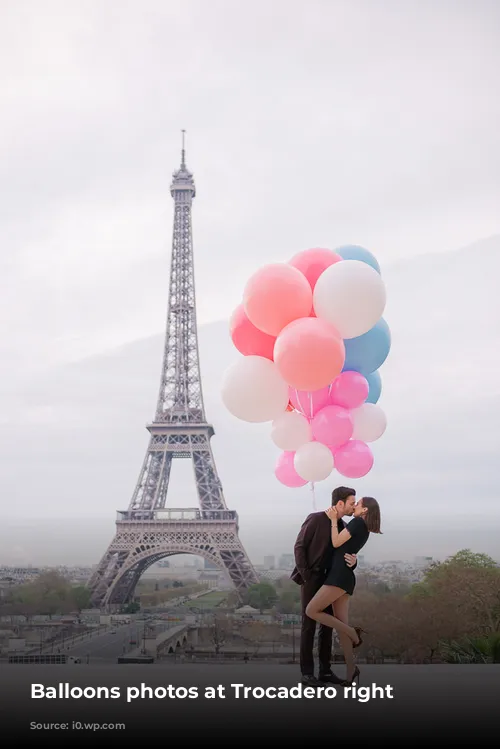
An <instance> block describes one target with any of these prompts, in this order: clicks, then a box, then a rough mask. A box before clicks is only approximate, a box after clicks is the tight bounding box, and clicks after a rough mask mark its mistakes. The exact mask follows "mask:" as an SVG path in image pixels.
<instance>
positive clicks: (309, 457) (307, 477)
mask: <svg viewBox="0 0 500 749" xmlns="http://www.w3.org/2000/svg"><path fill="white" fill-rule="evenodd" d="M293 465H294V468H295V470H296V471H297V473H298V474H299V476H300V477H301V478H302V479H304V481H324V480H325V479H327V478H328V476H329V475H330V474H331V472H332V471H333V455H332V452H331V450H330V449H329V448H328V447H327V446H326V445H323V443H322V442H307V443H306V444H305V445H302V447H299V449H298V450H297V452H296V453H295V457H294V459H293Z"/></svg>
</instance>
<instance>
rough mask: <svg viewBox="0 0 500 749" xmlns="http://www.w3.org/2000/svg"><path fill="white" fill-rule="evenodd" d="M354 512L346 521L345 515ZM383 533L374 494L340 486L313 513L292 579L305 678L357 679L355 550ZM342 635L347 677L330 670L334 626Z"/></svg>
mask: <svg viewBox="0 0 500 749" xmlns="http://www.w3.org/2000/svg"><path fill="white" fill-rule="evenodd" d="M349 517H352V520H351V521H350V522H348V523H346V522H344V520H343V518H349ZM370 533H381V530H380V508H379V504H378V502H377V500H376V499H374V498H373V497H363V498H361V499H359V500H358V502H356V492H355V490H354V489H350V488H349V487H346V486H339V487H337V488H336V489H334V490H333V492H332V504H331V507H329V508H328V510H326V511H322V512H313V513H312V514H311V515H309V516H308V517H307V518H306V520H305V521H304V523H303V524H302V527H301V529H300V531H299V534H298V536H297V540H296V542H295V546H294V553H295V565H296V566H295V569H294V570H293V572H292V574H291V579H292V580H293V581H294V582H296V583H297V584H298V585H300V588H301V608H302V629H301V635H300V670H301V673H302V684H304V685H307V686H320V685H326V684H341V685H344V686H347V685H350V684H352V683H353V682H354V681H355V679H358V680H359V676H360V672H359V668H358V667H357V666H355V664H354V649H355V648H357V647H359V646H360V645H361V644H362V642H363V640H362V637H361V635H362V634H366V632H364V630H362V629H361V628H360V627H352V626H350V624H349V601H350V599H351V596H352V595H353V593H354V588H355V586H356V576H355V574H354V570H355V569H356V567H357V564H358V562H357V556H356V555H357V554H358V552H359V551H360V550H361V549H362V548H363V546H364V545H365V544H366V542H367V541H368V539H369V537H370ZM316 623H319V625H320V626H319V632H318V658H319V679H316V678H315V676H314V656H313V647H314V635H315V632H316ZM334 629H335V630H336V631H337V633H338V636H339V640H340V645H341V648H342V652H343V655H344V660H345V663H346V678H345V679H340V678H339V677H338V676H336V674H334V673H333V672H332V670H331V657H332V637H333V630H334Z"/></svg>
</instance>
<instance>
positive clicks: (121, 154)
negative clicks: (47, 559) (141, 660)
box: [0, 0, 500, 561]
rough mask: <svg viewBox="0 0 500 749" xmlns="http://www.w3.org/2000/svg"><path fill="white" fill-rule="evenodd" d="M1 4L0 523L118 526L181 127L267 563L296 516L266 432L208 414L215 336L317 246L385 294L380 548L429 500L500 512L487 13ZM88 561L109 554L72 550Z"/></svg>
mask: <svg viewBox="0 0 500 749" xmlns="http://www.w3.org/2000/svg"><path fill="white" fill-rule="evenodd" d="M2 8H3V14H2V27H1V29H0V63H2V64H1V65H0V71H1V72H0V92H1V93H0V96H1V103H2V121H1V122H0V198H1V199H0V360H1V362H2V390H1V392H0V399H1V402H0V447H1V450H2V453H1V454H2V460H1V461H0V482H1V486H2V494H3V497H4V505H5V509H4V516H5V517H7V516H9V517H10V518H11V519H12V522H14V520H13V518H15V517H17V518H18V519H21V520H20V521H21V522H22V523H25V527H27V526H26V523H27V522H28V518H32V519H33V518H40V517H43V516H46V517H47V518H54V517H56V516H59V517H61V518H63V517H66V518H68V523H71V518H77V517H79V518H95V521H92V522H93V523H94V525H92V524H90V525H89V527H92V528H94V529H95V528H96V527H97V526H96V525H95V524H96V523H101V522H103V523H105V524H106V523H108V522H111V521H108V518H110V517H111V516H112V514H113V512H114V509H115V508H120V507H123V506H126V505H127V504H128V501H129V498H130V496H131V493H132V491H133V487H134V484H135V481H136V478H137V473H138V471H139V468H140V463H141V460H142V455H143V453H144V451H145V449H146V445H147V433H146V432H145V429H144V424H145V422H146V421H148V419H150V418H151V417H152V415H153V413H154V407H155V403H154V398H155V395H156V392H157V387H158V377H159V369H160V362H161V353H162V337H163V328H164V321H165V311H166V310H165V306H166V299H167V294H168V271H169V252H170V241H171V231H172V227H171V222H172V201H171V197H170V195H169V192H168V191H169V184H170V179H171V172H172V171H173V169H175V168H176V167H177V165H178V162H179V147H180V137H179V130H180V129H181V128H183V127H184V128H186V129H187V130H188V141H187V148H188V150H187V154H188V165H189V166H190V168H192V169H193V171H194V175H195V180H196V185H197V197H196V199H195V202H194V209H193V227H194V247H195V269H196V288H197V298H198V320H199V323H200V326H201V327H200V336H201V347H202V372H203V381H204V389H205V393H206V402H207V412H208V415H209V417H210V418H211V419H212V420H213V421H214V422H215V427H216V436H215V438H214V440H213V445H214V452H215V454H216V458H217V464H218V467H219V470H220V472H221V476H222V480H223V484H224V487H225V489H226V492H227V498H228V503H229V505H231V506H232V507H234V508H235V509H237V510H238V512H239V513H240V515H241V518H242V534H243V535H245V534H247V533H249V537H248V543H249V544H250V545H252V544H255V547H252V548H255V553H257V554H261V552H262V553H264V551H265V550H266V548H264V547H265V546H266V544H268V545H272V544H273V543H276V544H281V548H282V550H283V551H285V550H286V549H288V548H289V545H290V539H291V538H292V536H293V533H294V532H295V530H294V529H295V528H296V527H297V524H298V523H299V522H300V519H301V518H302V516H303V514H304V512H305V511H306V509H309V506H310V499H311V498H310V497H309V496H306V495H305V494H303V493H300V492H299V493H293V492H292V493H290V492H288V491H286V490H284V489H281V488H280V487H278V486H276V482H275V481H274V479H273V476H272V470H273V462H274V458H275V452H273V448H272V446H271V445H270V443H269V439H268V428H267V427H265V426H264V427H252V426H251V425H242V424H239V423H237V422H235V421H234V420H232V419H231V418H230V417H229V416H228V415H227V414H225V413H224V412H223V410H222V409H221V404H220V399H219V397H218V387H219V381H220V375H221V373H222V371H223V369H224V367H225V366H226V365H227V364H229V362H230V361H231V360H232V357H233V356H234V352H233V350H232V348H231V345H230V341H229V339H228V335H227V329H226V324H225V323H220V322H218V321H220V320H225V319H227V318H228V316H229V314H230V313H231V311H232V309H233V308H234V306H236V304H237V303H238V302H239V299H240V295H241V291H242V288H243V284H244V282H245V280H246V279H247V278H248V276H249V275H250V274H251V273H252V272H253V271H254V270H255V269H256V268H257V267H259V266H260V265H262V264H264V263H266V262H271V261H286V260H287V259H289V258H290V257H291V256H292V255H293V254H294V253H295V252H297V251H299V250H301V249H303V248H305V247H308V246H312V245H317V246H327V247H335V246H338V245H340V244H343V243H345V242H357V243H360V244H364V245H365V246H367V247H369V248H370V249H371V250H372V251H374V252H375V254H376V255H377V256H378V257H379V259H380V261H381V263H382V266H383V269H384V277H385V278H386V280H387V284H388V290H389V304H388V308H387V319H388V321H389V323H390V325H391V329H392V332H393V340H394V343H393V354H392V355H391V358H390V360H389V361H388V362H387V364H386V365H385V367H384V396H383V398H384V400H383V404H384V408H385V409H386V410H387V414H388V418H389V430H388V432H387V433H386V435H384V439H383V440H381V442H380V443H379V444H378V445H377V446H376V455H377V464H376V468H375V470H374V472H373V474H370V477H369V481H368V482H367V483H362V482H360V487H363V486H367V487H368V486H369V487H370V488H372V489H373V488H376V489H377V491H379V493H380V495H381V496H384V501H386V502H387V509H388V513H390V514H391V517H392V518H394V522H395V523H396V525H397V521H398V518H408V517H409V515H408V513H409V512H410V511H409V509H408V508H413V507H414V506H415V503H417V504H418V507H419V510H420V508H421V512H422V516H423V517H427V516H428V513H429V512H431V510H432V512H436V513H437V517H439V518H443V517H445V515H446V512H447V510H446V508H447V507H449V505H448V504H447V503H446V502H447V501H448V500H446V502H445V501H444V499H443V495H444V494H446V497H448V496H452V497H453V502H454V506H455V504H456V505H457V506H459V507H460V508H461V509H460V512H466V513H470V512H473V510H470V503H471V497H472V498H473V499H472V504H473V507H478V506H481V503H486V502H488V501H490V498H491V497H494V496H496V491H497V490H496V486H497V484H498V476H497V472H496V468H495V463H494V461H493V457H492V447H491V446H492V445H493V444H495V440H496V442H497V443H498V427H497V424H498V401H499V391H498V388H499V386H498V385H497V381H498V375H497V373H498V366H499V364H500V362H499V356H500V354H499V353H498V352H499V350H500V349H499V346H498V331H499V324H500V322H499V306H498V302H497V298H498V297H497V288H496V287H497V278H498V271H499V268H498V256H499V240H498V235H499V233H500V222H499V217H498V200H499V192H500V190H499V174H500V169H499V168H498V167H499V160H500V146H499V142H498V137H497V134H498V130H499V126H500V107H499V104H498V97H495V96H494V95H492V91H495V90H496V85H497V78H496V77H497V70H498V65H499V57H500V45H499V44H498V23H497V21H498V16H499V7H498V4H497V3H494V2H487V1H486V0H484V1H483V2H481V1H480V0H478V1H477V2H476V3H474V4H469V5H467V6H463V5H457V3H455V2H451V1H449V2H448V1H445V2H442V3H440V4H439V6H436V4H435V3H422V2H420V3H418V4H417V3H405V4H404V7H403V6H402V5H401V3H397V2H395V1H393V2H391V1H390V0H387V1H386V2H380V3H377V6H376V7H375V6H373V7H372V6H371V5H370V4H367V3H362V4H360V3H358V4H356V3H352V2H342V1H341V0H338V1H337V2H335V3H326V2H323V1H321V0H315V1H313V2H310V3H308V4H307V6H306V5H305V4H304V3H302V2H296V1H292V2H290V1H288V2H284V0H277V1H276V2H273V3H272V4H271V5H269V4H268V5H266V4H264V3H257V4H255V3H254V4H253V5H248V6H242V5H241V4H239V5H238V7H235V5H234V4H231V3H229V2H223V1H220V0H215V1H214V2H211V3H204V2H194V1H192V0H191V1H188V2H184V3H182V4H180V5H172V4H166V3H164V2H160V0H146V1H145V2H144V3H142V4H141V8H140V10H138V9H137V8H136V7H135V6H133V5H130V4H128V5H127V4H125V5H123V7H120V11H119V12H117V11H116V8H115V6H114V5H113V4H112V3H111V4H103V3H100V2H93V1H92V0H91V1H90V2H79V1H78V0H75V2H73V3H72V4H71V8H69V6H68V4H67V3H64V2H62V0H48V2H46V3H45V4H44V7H43V9H42V8H41V7H40V4H39V3H37V2H34V1H31V2H29V1H28V2H24V3H22V4H19V3H14V2H5V3H3V6H2ZM490 235H491V236H492V239H491V240H490V241H489V242H486V243H485V242H481V244H479V245H477V246H474V247H473V246H471V245H470V244H469V243H471V242H473V241H474V240H475V239H476V238H478V237H488V236H490ZM460 246H466V249H464V250H463V251H460V252H451V250H452V249H453V248H456V247H460ZM431 251H432V252H436V253H437V254H434V255H432V256H428V253H429V252H431ZM221 288H223V289H224V294H221ZM181 479H182V476H180V484H181V485H182V480H181ZM402 487H403V491H402ZM186 491H187V490H186ZM181 493H182V492H181ZM326 494H327V492H326V489H325V488H321V487H318V502H323V501H325V500H326V498H327V497H326ZM402 494H403V495H404V500H403V499H401V497H402ZM186 501H188V497H186ZM270 507H271V508H273V512H275V515H270V514H269V512H270V511H269V508H270ZM283 507H285V508H286V513H287V515H286V519H285V518H284V516H283V514H282V513H283ZM412 511H413V509H412ZM490 511H491V512H492V513H493V514H494V513H495V512H496V510H495V507H494V505H490ZM264 513H265V518H264V520H263V514H264ZM16 522H17V521H16ZM51 522H52V521H51ZM75 522H76V521H75ZM78 522H80V521H78ZM82 522H83V521H82ZM404 522H407V520H405V521H404ZM412 522H413V521H412ZM422 522H424V521H422ZM447 522H450V523H451V520H450V519H449V517H448V519H447ZM33 523H34V524H35V526H36V523H38V520H37V521H33ZM61 523H63V521H62V520H61ZM466 524H467V523H466ZM50 527H52V528H53V529H54V528H55V526H54V525H52V526H51V525H50V523H49V525H48V527H47V529H46V531H44V533H45V532H47V533H52V536H50V542H49V541H48V539H49V537H48V536H47V542H49V546H50V547H53V548H54V550H55V549H56V548H57V544H55V543H53V539H55V538H56V535H57V533H56V531H55V530H53V531H50ZM60 527H61V528H62V527H63V525H62V526H60ZM64 527H66V529H67V531H65V532H68V533H69V532H70V531H69V526H64ZM106 527H107V526H106ZM110 527H111V528H112V526H110ZM276 527H279V528H280V529H281V530H280V533H278V534H276V533H275V529H276ZM467 527H468V528H469V530H470V532H472V530H471V528H472V526H470V525H467ZM473 527H474V528H477V530H475V531H474V533H475V534H476V535H475V536H474V537H475V538H477V539H478V543H480V544H481V543H482V540H481V536H480V530H479V528H480V526H479V523H478V524H477V525H475V526H473ZM492 527H493V526H492ZM246 529H248V530H246ZM26 532H27V531H26ZM61 532H63V531H61ZM110 532H111V531H110ZM457 532H458V531H457ZM266 533H267V534H268V535H267V536H266ZM94 535H95V534H94ZM266 538H268V539H269V540H268V541H266V540H265V539H266ZM391 538H392V539H393V540H392V541H389V538H388V537H387V539H384V548H385V549H393V548H395V547H394V546H392V545H391V544H395V543H396V540H395V536H394V535H391ZM457 538H458V536H457ZM252 539H253V540H252ZM258 539H261V541H258ZM6 540H7V541H9V543H10V540H9V539H6ZM420 542H421V539H419V541H418V543H420ZM31 543H32V541H30V543H29V544H28V546H29V547H30V548H31ZM398 543H401V542H400V541H398ZM415 543H417V541H415ZM457 543H458V541H457ZM33 544H34V541H33ZM86 544H87V545H86ZM96 544H97V541H96ZM100 544H101V541H99V544H97V545H100ZM259 544H260V545H259ZM385 544H386V545H385ZM19 545H20V546H22V548H23V549H24V548H26V547H27V543H24V542H23V541H22V539H20V540H19ZM77 547H78V544H75V545H73V546H72V548H74V549H75V554H77V551H76V549H77ZM261 547H262V548H261ZM32 548H33V549H34V550H35V549H36V548H38V549H39V550H40V553H42V551H43V548H42V547H36V545H33V547H32ZM45 548H47V547H45ZM59 548H60V549H61V548H62V547H59ZM80 548H81V552H78V554H80V553H81V554H83V555H85V554H87V555H89V556H92V555H95V554H97V555H98V556H99V555H100V553H101V552H100V551H95V550H94V549H93V547H92V551H90V549H91V546H90V541H89V540H88V534H87V540H86V541H85V542H83V541H82V546H81V547H80ZM37 553H38V552H37ZM44 553H45V552H44ZM47 553H48V551H47ZM54 553H55V551H54ZM384 553H385V552H384ZM61 554H62V551H61ZM35 561H36V560H35Z"/></svg>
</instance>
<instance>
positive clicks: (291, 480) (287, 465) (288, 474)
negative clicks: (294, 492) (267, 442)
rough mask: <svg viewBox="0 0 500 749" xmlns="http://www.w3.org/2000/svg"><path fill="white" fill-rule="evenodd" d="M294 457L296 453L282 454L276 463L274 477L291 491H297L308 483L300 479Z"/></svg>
mask: <svg viewBox="0 0 500 749" xmlns="http://www.w3.org/2000/svg"><path fill="white" fill-rule="evenodd" d="M294 457H295V453H294V452H282V453H281V455H280V456H279V457H278V460H277V461H276V467H275V469H274V475H275V476H276V478H277V479H278V481H280V482H281V483H282V484H284V485H285V486H288V487H289V488H290V489H297V488H298V487H299V486H305V485H306V484H307V481H304V479H302V478H300V476H299V474H298V473H297V471H296V470H295V468H294V465H293V460H294Z"/></svg>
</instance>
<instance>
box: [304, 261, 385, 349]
mask: <svg viewBox="0 0 500 749" xmlns="http://www.w3.org/2000/svg"><path fill="white" fill-rule="evenodd" d="M313 304H314V312H315V314H316V317H320V318H323V319H324V320H328V321H329V322H331V323H332V324H333V325H335V327H336V328H337V330H338V331H339V333H340V335H341V336H342V338H357V337H358V336H360V335H363V334H364V333H367V332H368V331H369V330H370V329H371V328H373V326H374V325H375V323H376V322H378V320H380V318H381V317H382V314H383V312H384V310H385V304H386V292H385V284H384V282H383V280H382V277H381V276H380V274H379V273H377V271H376V270H374V269H373V268H372V267H371V266H370V265H367V264H366V263H362V262H361V261H360V260H341V261H340V262H338V263H334V264H333V265H330V267H329V268H327V269H326V270H325V271H323V273H322V274H321V275H320V277H319V278H318V280H317V282H316V286H315V287H314V295H313Z"/></svg>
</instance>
